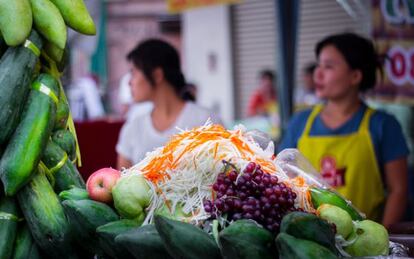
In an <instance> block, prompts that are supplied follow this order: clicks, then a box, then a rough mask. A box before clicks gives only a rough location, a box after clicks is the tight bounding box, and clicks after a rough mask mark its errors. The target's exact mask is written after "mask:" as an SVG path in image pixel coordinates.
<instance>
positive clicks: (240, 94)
mask: <svg viewBox="0 0 414 259" xmlns="http://www.w3.org/2000/svg"><path fill="white" fill-rule="evenodd" d="M275 26H276V25H275V12H274V1H273V0H250V1H249V0H246V1H243V2H242V3H241V4H237V5H234V7H233V8H232V28H233V48H234V49H233V57H234V62H233V64H234V83H235V94H236V98H235V111H236V118H243V117H245V115H246V112H247V103H248V101H249V97H250V96H251V94H252V93H253V91H254V89H255V88H256V86H257V83H258V80H257V79H258V78H257V74H258V72H259V71H260V70H262V69H274V67H275V48H276V45H275V44H276V38H275Z"/></svg>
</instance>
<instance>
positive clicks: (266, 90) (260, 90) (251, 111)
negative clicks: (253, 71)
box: [247, 70, 277, 116]
mask: <svg viewBox="0 0 414 259" xmlns="http://www.w3.org/2000/svg"><path fill="white" fill-rule="evenodd" d="M274 81H275V76H274V74H273V72H272V71H270V70H263V71H261V72H260V83H259V86H258V87H257V89H256V90H255V92H254V93H253V95H252V96H251V97H250V100H249V104H248V110H247V115H248V116H256V115H269V114H271V113H274V112H276V102H277V95H276V91H275V86H274Z"/></svg>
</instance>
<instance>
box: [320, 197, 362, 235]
mask: <svg viewBox="0 0 414 259" xmlns="http://www.w3.org/2000/svg"><path fill="white" fill-rule="evenodd" d="M317 213H318V215H319V217H320V218H322V219H324V220H326V221H328V222H329V223H333V224H335V226H336V232H337V233H338V234H340V235H342V237H343V238H345V239H346V238H347V237H348V236H349V234H351V233H352V230H353V229H354V227H353V224H352V218H351V216H350V215H349V214H348V212H346V211H345V210H343V209H341V208H339V207H337V206H334V205H331V204H322V205H321V206H319V207H318V210H317Z"/></svg>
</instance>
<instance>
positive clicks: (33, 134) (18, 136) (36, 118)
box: [0, 74, 60, 196]
mask: <svg viewBox="0 0 414 259" xmlns="http://www.w3.org/2000/svg"><path fill="white" fill-rule="evenodd" d="M36 84H42V86H46V87H49V89H50V91H51V92H52V93H53V94H54V95H55V98H56V96H59V90H60V88H59V86H58V83H57V82H56V80H55V79H54V78H53V77H52V76H51V75H48V74H40V75H39V76H38V77H37V79H36V80H35V81H34V82H33V84H32V86H33V87H35V86H36ZM55 115H56V103H55V102H54V101H53V99H52V98H51V97H50V96H48V95H46V94H44V93H43V92H40V91H38V90H34V89H33V90H32V91H31V92H30V95H29V100H28V101H27V103H26V106H25V110H24V111H23V115H22V119H21V121H20V123H19V126H18V127H17V129H16V131H15V132H14V134H13V136H12V137H11V139H10V141H9V143H8V145H7V147H6V150H5V151H4V154H3V156H2V159H1V161H0V177H1V180H2V181H3V185H4V190H5V192H6V195H8V196H12V195H15V194H16V193H17V191H18V190H19V189H20V188H22V187H23V186H24V185H25V184H26V183H27V182H28V181H29V180H30V178H31V176H32V172H34V169H35V167H37V165H38V163H39V161H40V158H41V155H42V152H43V149H44V148H45V147H46V144H47V140H48V138H49V137H50V134H51V132H52V128H53V124H54V122H55Z"/></svg>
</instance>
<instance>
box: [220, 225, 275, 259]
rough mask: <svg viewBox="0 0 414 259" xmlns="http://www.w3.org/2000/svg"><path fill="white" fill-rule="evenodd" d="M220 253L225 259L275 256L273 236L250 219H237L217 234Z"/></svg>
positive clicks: (254, 258) (259, 258)
mask: <svg viewBox="0 0 414 259" xmlns="http://www.w3.org/2000/svg"><path fill="white" fill-rule="evenodd" d="M219 244H220V248H221V249H220V250H221V254H222V255H223V258H226V259H256V258H257V259H261V258H263V259H265V258H268V259H270V258H276V255H277V250H276V246H275V245H274V236H273V235H272V233H271V232H269V231H268V230H266V229H264V228H263V227H261V226H260V225H258V224H257V223H256V222H254V221H252V220H238V221H235V222H233V223H231V224H230V226H228V227H227V228H225V229H224V230H222V231H221V232H220V234H219Z"/></svg>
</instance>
